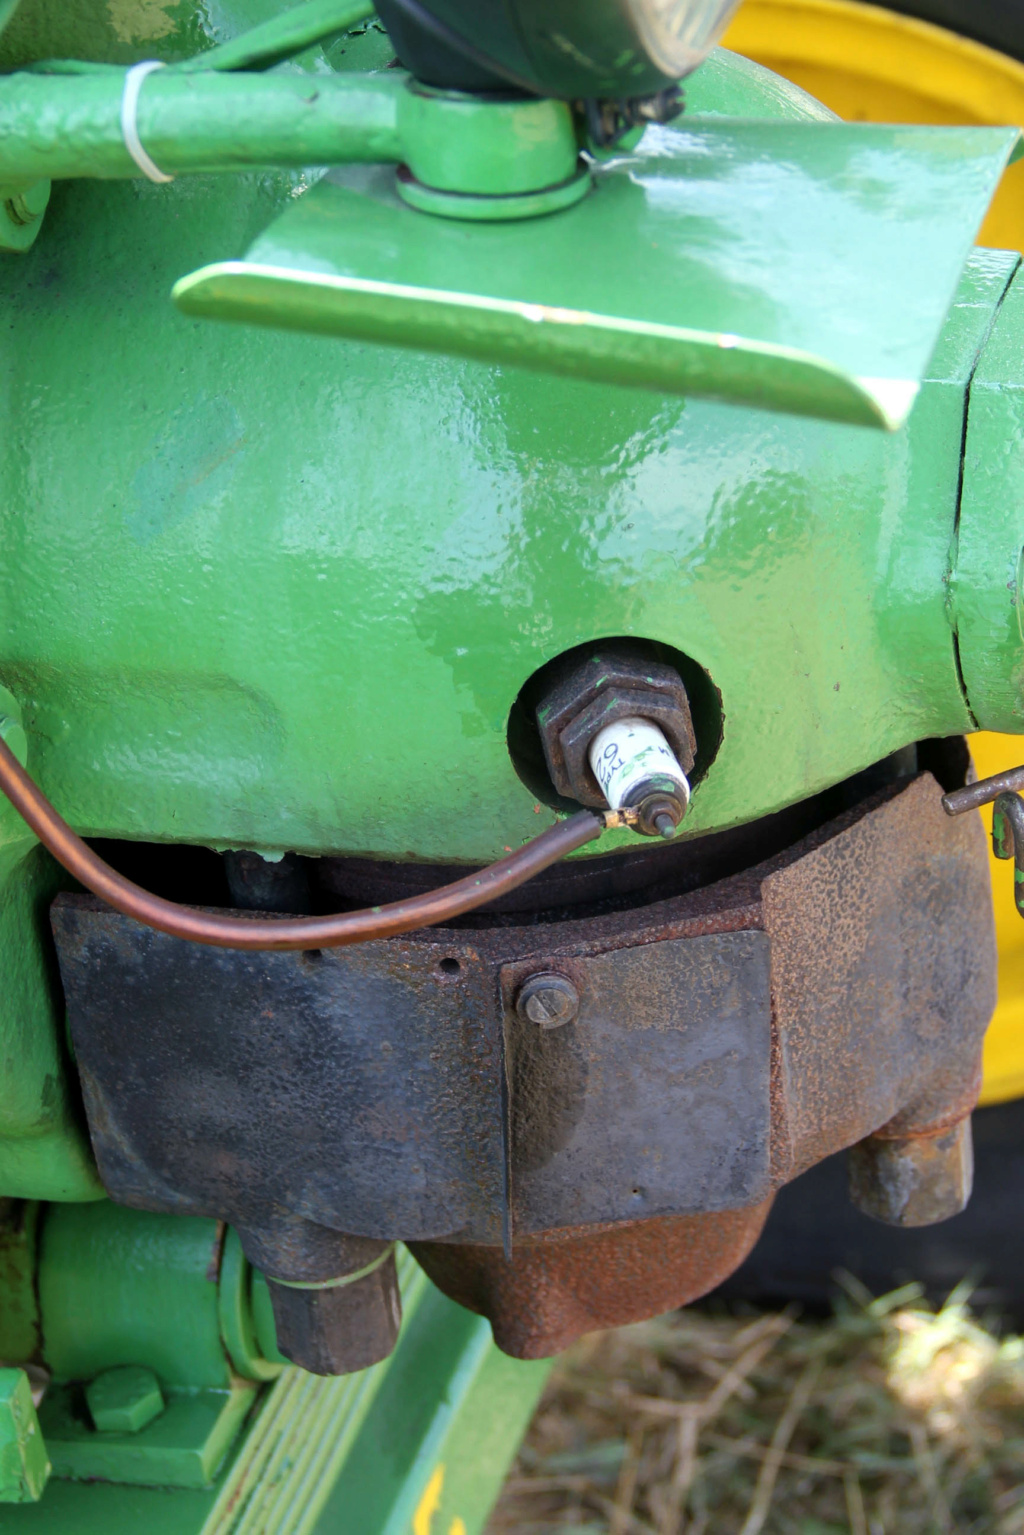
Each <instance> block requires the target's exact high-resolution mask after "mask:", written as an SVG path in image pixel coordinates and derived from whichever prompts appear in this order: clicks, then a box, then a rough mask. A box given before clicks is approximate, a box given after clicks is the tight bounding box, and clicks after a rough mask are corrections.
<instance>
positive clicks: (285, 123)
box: [0, 69, 406, 185]
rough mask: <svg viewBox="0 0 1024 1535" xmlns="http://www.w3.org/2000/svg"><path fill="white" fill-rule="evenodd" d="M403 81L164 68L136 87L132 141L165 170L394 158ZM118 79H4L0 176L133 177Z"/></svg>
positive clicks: (13, 180)
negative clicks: (135, 134)
mask: <svg viewBox="0 0 1024 1535" xmlns="http://www.w3.org/2000/svg"><path fill="white" fill-rule="evenodd" d="M405 80H406V77H405V75H404V74H402V73H400V72H398V71H390V72H389V73H387V74H378V75H369V74H365V75H364V74H360V75H357V74H352V75H314V76H310V75H293V74H284V75H281V74H266V75H264V74H246V73H241V74H235V73H222V72H218V71H216V70H213V69H211V70H206V71H202V72H196V73H194V74H186V73H178V72H177V71H176V70H174V69H160V70H157V71H155V72H154V73H153V74H152V75H150V76H149V77H148V78H147V79H146V81H145V83H144V85H143V86H142V90H141V95H140V99H139V106H138V114H137V125H138V131H139V136H140V138H141V140H142V143H143V145H144V146H145V149H146V152H147V153H148V154H149V155H150V156H151V157H152V159H153V160H154V161H155V162H156V163H157V165H159V166H160V168H161V170H163V171H166V172H167V174H168V175H181V174H185V173H188V172H199V171H237V170H244V169H248V168H251V167H253V166H263V165H280V166H295V167H301V166H307V165H340V164H348V163H351V162H358V161H369V162H375V161H388V162H392V163H397V162H398V161H399V160H401V159H402V150H401V146H400V143H399V136H398V121H397V120H398V100H399V97H400V95H401V94H402V92H403V91H404V89H405ZM124 81H125V71H123V70H118V71H116V72H113V73H111V72H108V71H104V72H103V73H101V74H91V73H90V74H87V75H75V76H71V77H69V76H67V75H59V74H49V75H42V74H34V73H29V72H28V71H22V72H20V73H18V74H14V75H6V76H4V77H2V78H0V183H2V184H3V185H11V184H18V183H28V182H33V181H38V180H41V179H44V178H46V179H49V180H51V181H57V180H62V179H67V178H69V177H76V176H91V177H99V178H102V179H106V180H115V179H119V178H127V177H135V176H139V175H140V174H141V172H140V170H139V167H138V166H137V165H136V163H135V161H134V160H133V159H132V157H131V155H130V154H129V153H128V150H127V148H126V147H125V142H124V137H123V134H122V129H121V101H122V96H123V94H124Z"/></svg>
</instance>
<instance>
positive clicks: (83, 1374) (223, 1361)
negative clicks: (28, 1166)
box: [39, 1201, 232, 1390]
mask: <svg viewBox="0 0 1024 1535" xmlns="http://www.w3.org/2000/svg"><path fill="white" fill-rule="evenodd" d="M218 1235H219V1233H218V1227H217V1223H216V1221H210V1220H202V1219H200V1218H199V1217H197V1216H177V1217H172V1218H168V1217H167V1216H162V1215H149V1214H147V1213H145V1212H144V1211H137V1210H124V1209H122V1208H121V1207H120V1206H118V1205H113V1204H110V1203H109V1202H106V1201H105V1202H103V1203H102V1204H96V1205H51V1206H50V1207H49V1208H48V1209H47V1210H46V1211H45V1213H44V1218H43V1227H42V1237H41V1241H40V1260H39V1302H40V1309H41V1313H42V1330H43V1354H44V1358H45V1359H46V1362H47V1365H48V1366H49V1368H50V1370H52V1372H53V1375H54V1378H55V1379H56V1380H58V1381H82V1380H91V1379H92V1378H93V1376H95V1375H98V1374H99V1373H100V1372H101V1371H103V1370H109V1369H111V1368H112V1367H113V1366H115V1365H122V1364H133V1365H145V1366H148V1368H150V1369H152V1370H154V1371H155V1372H156V1374H157V1376H158V1378H159V1380H160V1382H161V1384H162V1385H163V1386H165V1387H172V1386H181V1387H182V1388H183V1389H189V1390H195V1389H197V1388H201V1387H208V1388H211V1389H226V1388H227V1387H229V1386H230V1385H231V1382H232V1372H231V1368H230V1365H229V1361H228V1357H227V1355H226V1353H225V1351H224V1347H223V1344H222V1341H221V1334H220V1324H219V1318H218V1305H217V1257H218V1253H217V1241H218Z"/></svg>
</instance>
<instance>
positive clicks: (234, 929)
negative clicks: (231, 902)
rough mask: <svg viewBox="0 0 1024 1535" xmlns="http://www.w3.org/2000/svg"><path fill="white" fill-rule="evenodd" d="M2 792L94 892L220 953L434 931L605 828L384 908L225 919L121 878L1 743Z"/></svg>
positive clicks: (557, 837)
mask: <svg viewBox="0 0 1024 1535" xmlns="http://www.w3.org/2000/svg"><path fill="white" fill-rule="evenodd" d="M0 789H3V792H4V793H5V794H6V795H7V798H8V799H9V800H10V802H11V804H12V805H13V806H14V808H15V810H17V811H18V813H19V815H21V816H22V817H23V818H24V819H25V821H27V823H28V825H29V826H30V827H31V828H32V830H33V831H34V832H35V834H36V836H37V837H38V838H39V840H40V842H41V843H42V844H43V846H44V847H45V848H47V850H48V851H49V852H51V853H52V854H53V856H54V858H56V859H57V862H58V863H62V864H63V865H64V867H65V869H67V871H68V873H69V874H73V875H74V877H75V879H77V880H78V881H79V883H80V884H82V885H84V886H85V887H86V889H88V890H91V891H92V893H93V895H98V896H99V897H100V899H101V900H102V901H106V902H107V904H108V905H110V906H113V907H114V909H115V910H116V911H120V912H123V913H124V915H125V916H126V917H134V919H135V921H136V922H142V923H143V924H144V925H145V926H146V927H155V928H156V929H157V931H158V932H161V933H170V934H171V935H172V937H174V938H188V939H190V940H191V941H192V942H193V943H206V944H212V945H214V946H215V947H217V948H221V949H331V948H338V947H340V946H341V945H343V944H349V943H367V942H369V941H370V940H371V939H373V938H387V937H390V936H391V935H392V934H394V933H408V932H411V931H412V930H413V929H414V928H418V927H432V926H434V925H435V924H437V923H439V922H447V921H449V920H450V919H451V918H452V917H458V916H461V915H462V913H463V912H467V911H473V910H474V908H475V907H477V906H483V905H484V903H485V902H487V901H493V900H495V899H496V898H497V897H498V896H500V895H505V894H506V893H507V892H508V891H509V890H515V889H517V888H518V886H520V885H524V884H525V883H526V881H527V880H528V879H531V878H532V877H533V875H534V874H539V873H540V872H541V870H542V869H547V868H549V867H550V866H551V864H553V863H557V862H558V860H559V859H560V858H564V857H565V855H566V854H567V853H571V852H573V850H574V849H575V848H578V847H583V846H584V844H585V843H587V842H592V841H593V840H594V839H595V837H599V836H600V835H601V833H602V831H604V829H605V823H604V821H603V820H602V818H601V817H600V816H599V815H595V814H593V813H592V812H591V811H589V810H583V811H581V812H580V813H579V815H574V816H570V818H569V819H568V820H567V821H560V822H559V823H558V824H557V825H556V826H549V827H548V829H547V831H542V832H541V834H540V836H539V837H534V838H533V840H532V841H530V842H527V843H526V845H525V847H521V848H518V849H517V850H516V852H514V853H510V854H509V855H508V857H507V858H499V859H498V861H497V863H492V864H490V865H489V866H488V867H487V868H486V869H478V870H476V871H474V872H473V873H472V874H467V875H466V877H465V878H464V879H459V880H456V881H455V883H454V884H451V885H442V886H441V888H440V889H439V890H432V891H430V892H429V894H427V895H418V896H415V897H413V898H412V899H411V900H408V901H392V902H391V903H390V905H387V906H374V907H371V908H368V909H366V910H364V911H350V912H342V913H339V914H338V915H337V916H330V917H280V918H275V917H271V918H260V917H230V916H226V915H225V916H222V915H219V914H217V913H215V912H210V911H200V910H199V909H197V908H196V907H193V906H180V905H178V903H177V902H176V901H165V900H164V899H163V898H162V897H161V896H158V895H152V894H151V893H150V892H149V891H148V890H143V889H142V888H141V886H139V885H136V884H133V883H132V881H131V880H130V879H125V878H124V876H123V875H121V874H118V873H117V872H116V870H114V869H112V868H111V867H110V865H109V864H108V863H104V861H103V859H102V858H100V857H99V856H98V855H97V854H96V853H94V852H93V850H92V848H90V847H89V846H87V844H86V843H84V842H83V841H82V839H81V837H79V836H78V835H77V834H76V833H75V832H73V831H72V830H71V827H70V826H69V825H68V824H67V822H66V821H65V820H64V819H63V818H62V817H61V816H59V815H58V814H57V812H56V810H55V809H54V808H53V806H52V805H51V804H50V801H49V800H48V799H47V798H46V796H45V794H43V792H42V791H41V790H40V789H38V788H37V787H36V785H35V784H34V783H33V782H32V780H31V778H30V777H29V776H28V774H27V773H26V772H25V770H24V768H23V767H22V766H21V764H20V762H19V761H18V760H17V758H16V757H15V756H14V754H13V752H12V751H11V750H10V748H9V747H8V746H7V745H6V744H5V742H4V741H3V740H0Z"/></svg>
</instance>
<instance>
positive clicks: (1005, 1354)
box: [488, 1275, 1024, 1535]
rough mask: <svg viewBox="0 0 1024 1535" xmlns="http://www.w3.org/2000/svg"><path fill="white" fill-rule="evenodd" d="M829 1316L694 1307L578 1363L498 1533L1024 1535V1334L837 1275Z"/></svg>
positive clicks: (564, 1379)
mask: <svg viewBox="0 0 1024 1535" xmlns="http://www.w3.org/2000/svg"><path fill="white" fill-rule="evenodd" d="M839 1278H840V1283H841V1285H842V1293H841V1295H840V1298H839V1300H838V1302H837V1305H836V1310H835V1315H834V1316H833V1317H832V1318H831V1320H828V1321H822V1320H817V1319H808V1318H799V1317H797V1316H796V1315H794V1314H793V1313H790V1312H784V1313H782V1314H781V1315H778V1314H772V1315H766V1316H757V1317H753V1318H752V1317H751V1316H750V1315H746V1316H743V1317H738V1316H734V1315H728V1314H725V1313H724V1312H723V1311H721V1310H718V1311H717V1312H716V1311H713V1310H693V1309H691V1310H689V1311H682V1312H677V1313H675V1314H673V1315H671V1316H667V1317H661V1318H659V1319H658V1320H657V1321H654V1322H645V1323H642V1324H640V1325H639V1326H636V1327H627V1328H623V1329H621V1330H620V1331H618V1332H613V1333H603V1334H598V1335H595V1336H593V1337H591V1338H588V1339H585V1340H584V1341H583V1343H581V1344H579V1345H577V1347H576V1348H575V1349H573V1350H572V1351H571V1352H570V1353H569V1354H567V1355H566V1356H565V1358H564V1359H563V1360H561V1361H560V1362H559V1364H558V1366H557V1368H556V1370H555V1373H554V1375H553V1376H552V1379H551V1382H550V1385H549V1388H548V1390H547V1392H546V1394H545V1396H544V1399H543V1401H542V1402H541V1405H540V1407H539V1409H538V1411H537V1414H536V1416H535V1418H534V1421H533V1425H532V1427H531V1429H530V1433H529V1435H528V1437H527V1440H526V1443H525V1445H524V1446H523V1450H522V1452H521V1454H520V1456H519V1459H518V1461H517V1462H516V1465H515V1467H514V1469H513V1472H512V1474H511V1476H510V1477H509V1480H508V1483H507V1484H506V1487H505V1491H504V1493H503V1495H502V1498H501V1501H500V1502H499V1504H498V1507H497V1509H496V1510H495V1513H494V1516H493V1518H492V1520H491V1523H490V1525H489V1526H488V1535H570V1532H573V1535H580V1532H581V1531H585V1532H587V1535H847V1532H849V1535H947V1532H948V1535H1024V1341H1022V1340H1021V1339H1020V1338H1017V1337H1002V1338H1001V1337H1000V1336H999V1334H998V1330H997V1328H996V1327H995V1325H994V1324H992V1323H991V1322H990V1323H988V1324H986V1323H985V1322H984V1321H982V1320H979V1319H976V1318H975V1317H973V1316H972V1315H971V1313H970V1310H969V1308H968V1291H967V1290H966V1288H965V1287H961V1288H960V1289H959V1290H957V1291H954V1292H953V1294H952V1295H951V1296H950V1297H949V1300H948V1301H947V1302H946V1304H945V1305H944V1306H943V1307H941V1309H940V1310H938V1311H933V1310H931V1309H930V1308H929V1307H928V1306H927V1305H925V1304H924V1302H923V1301H922V1298H921V1297H922V1292H921V1288H920V1286H917V1285H908V1286H905V1287H904V1288H903V1289H901V1290H896V1291H894V1292H893V1293H892V1294H891V1295H886V1296H883V1297H881V1298H880V1299H877V1300H876V1299H873V1298H872V1296H871V1295H869V1294H868V1293H867V1291H865V1290H864V1289H863V1287H862V1286H861V1285H859V1284H858V1283H857V1281H856V1280H854V1279H852V1278H850V1276H848V1275H843V1276H839Z"/></svg>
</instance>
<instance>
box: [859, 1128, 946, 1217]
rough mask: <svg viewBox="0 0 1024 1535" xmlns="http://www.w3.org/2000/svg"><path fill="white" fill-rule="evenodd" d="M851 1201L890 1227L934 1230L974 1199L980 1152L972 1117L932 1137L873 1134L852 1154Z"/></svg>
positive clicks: (935, 1133)
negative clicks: (975, 1145)
mask: <svg viewBox="0 0 1024 1535" xmlns="http://www.w3.org/2000/svg"><path fill="white" fill-rule="evenodd" d="M847 1169H848V1173H849V1180H850V1199H851V1201H852V1202H853V1204H855V1205H856V1207H857V1209H858V1210H862V1211H863V1212H864V1214H865V1215H870V1216H871V1217H872V1219H874V1220H876V1221H882V1222H884V1224H885V1225H887V1226H934V1225H937V1224H938V1222H939V1221H947V1220H949V1219H950V1217H951V1216H954V1215H959V1214H960V1212H961V1211H962V1210H964V1209H965V1208H966V1206H967V1201H968V1200H969V1199H970V1197H971V1187H972V1184H973V1181H974V1151H973V1142H972V1140H971V1119H970V1115H968V1116H967V1117H966V1118H965V1119H961V1120H960V1121H959V1123H957V1124H955V1125H948V1126H946V1127H945V1128H944V1129H941V1130H937V1131H935V1132H934V1133H932V1134H930V1135H914V1136H906V1137H901V1138H897V1139H892V1140H889V1139H886V1138H885V1137H884V1136H881V1135H869V1136H868V1137H867V1139H866V1140H863V1141H859V1142H858V1143H857V1145H856V1146H852V1147H851V1148H850V1150H849V1152H848V1153H847Z"/></svg>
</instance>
